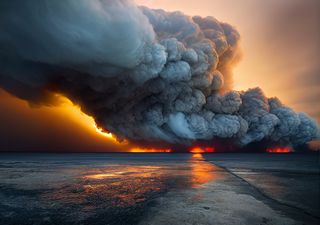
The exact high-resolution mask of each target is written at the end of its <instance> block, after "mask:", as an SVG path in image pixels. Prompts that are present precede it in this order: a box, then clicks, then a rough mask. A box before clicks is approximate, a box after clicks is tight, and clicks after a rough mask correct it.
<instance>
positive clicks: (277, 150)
mask: <svg viewBox="0 0 320 225" xmlns="http://www.w3.org/2000/svg"><path fill="white" fill-rule="evenodd" d="M267 152H268V153H290V152H292V151H291V149H290V148H288V147H284V148H270V149H267Z"/></svg>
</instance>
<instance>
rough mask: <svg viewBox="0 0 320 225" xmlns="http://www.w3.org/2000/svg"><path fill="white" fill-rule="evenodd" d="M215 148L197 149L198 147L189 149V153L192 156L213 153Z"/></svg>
mask: <svg viewBox="0 0 320 225" xmlns="http://www.w3.org/2000/svg"><path fill="white" fill-rule="evenodd" d="M215 151H216V150H215V148H213V147H204V148H202V147H199V146H195V147H193V148H191V150H190V152H191V153H194V154H199V153H213V152H215Z"/></svg>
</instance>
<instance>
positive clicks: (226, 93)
mask: <svg viewBox="0 0 320 225" xmlns="http://www.w3.org/2000/svg"><path fill="white" fill-rule="evenodd" d="M239 39H240V35H239V33H238V32H237V31H236V30H235V29H234V28H233V27H232V26H230V25H229V24H226V23H222V22H219V21H218V20H216V19H215V18H213V17H205V18H203V17H199V16H194V17H190V16H187V15H184V14H183V13H181V12H166V11H163V10H153V9H149V8H146V7H137V6H136V5H135V4H134V3H133V2H132V1H130V0H90V1H87V0H65V1H51V0H28V1H20V0H2V1H1V2H0V85H1V87H3V88H5V89H6V90H8V91H9V92H11V93H13V94H14V95H16V96H18V97H20V98H23V99H26V100H28V101H29V102H31V103H37V104H50V101H51V98H52V96H51V94H50V93H62V94H63V95H66V96H67V97H69V98H70V99H71V100H72V101H73V102H75V103H77V104H79V105H81V107H82V109H83V110H84V111H85V112H86V113H88V114H89V115H92V116H93V117H94V118H95V120H96V122H97V124H98V125H99V126H100V127H102V128H104V129H105V130H107V131H110V132H112V133H113V134H115V135H116V136H118V138H119V139H128V140H131V141H134V142H140V143H170V144H172V145H179V144H183V145H190V144H192V143H193V142H201V141H210V140H215V139H221V138H222V139H230V140H232V142H233V143H235V144H237V145H238V146H245V145H247V144H250V143H253V142H259V141H264V140H270V141H273V142H280V143H286V144H290V145H300V144H304V143H306V142H308V141H310V140H312V139H314V138H316V137H317V136H318V131H319V129H318V126H317V124H316V122H315V121H314V120H312V119H311V118H310V117H309V116H307V115H306V114H304V113H296V112H294V111H293V110H291V109H290V108H288V107H286V106H284V105H283V104H281V102H280V101H279V100H278V99H276V98H271V99H268V98H266V97H265V96H264V94H263V92H262V91H261V90H260V89H259V88H254V89H250V90H248V91H246V92H238V91H233V90H231V87H232V67H233V65H234V64H235V63H236V62H237V61H238V60H239V58H240V53H239Z"/></svg>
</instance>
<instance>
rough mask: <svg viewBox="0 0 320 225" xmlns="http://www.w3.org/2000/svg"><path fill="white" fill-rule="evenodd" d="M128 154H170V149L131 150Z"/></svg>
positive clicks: (137, 148)
mask: <svg viewBox="0 0 320 225" xmlns="http://www.w3.org/2000/svg"><path fill="white" fill-rule="evenodd" d="M129 152H132V153H170V152H172V150H171V149H158V148H139V147H136V148H131V149H130V150H129Z"/></svg>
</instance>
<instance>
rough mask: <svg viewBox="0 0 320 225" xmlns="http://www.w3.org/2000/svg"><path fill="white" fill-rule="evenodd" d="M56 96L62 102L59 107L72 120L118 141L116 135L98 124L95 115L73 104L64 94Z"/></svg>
mask: <svg viewBox="0 0 320 225" xmlns="http://www.w3.org/2000/svg"><path fill="white" fill-rule="evenodd" d="M56 96H57V98H58V99H59V102H60V106H59V109H60V110H62V111H63V113H64V115H66V116H69V117H70V118H71V119H72V120H74V121H76V122H77V123H79V124H80V125H82V126H83V127H84V128H86V129H88V130H90V131H92V132H95V133H96V134H99V135H101V136H103V137H106V138H108V139H110V140H112V141H114V142H117V139H116V137H114V136H113V135H112V134H111V133H107V132H105V131H104V130H103V129H102V128H100V127H98V126H97V124H96V122H95V121H94V119H93V117H91V116H89V115H87V114H85V113H84V112H82V111H81V108H80V106H78V105H75V104H73V103H72V102H71V101H70V100H69V99H68V98H66V97H65V96H63V95H60V94H57V95H56Z"/></svg>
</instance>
